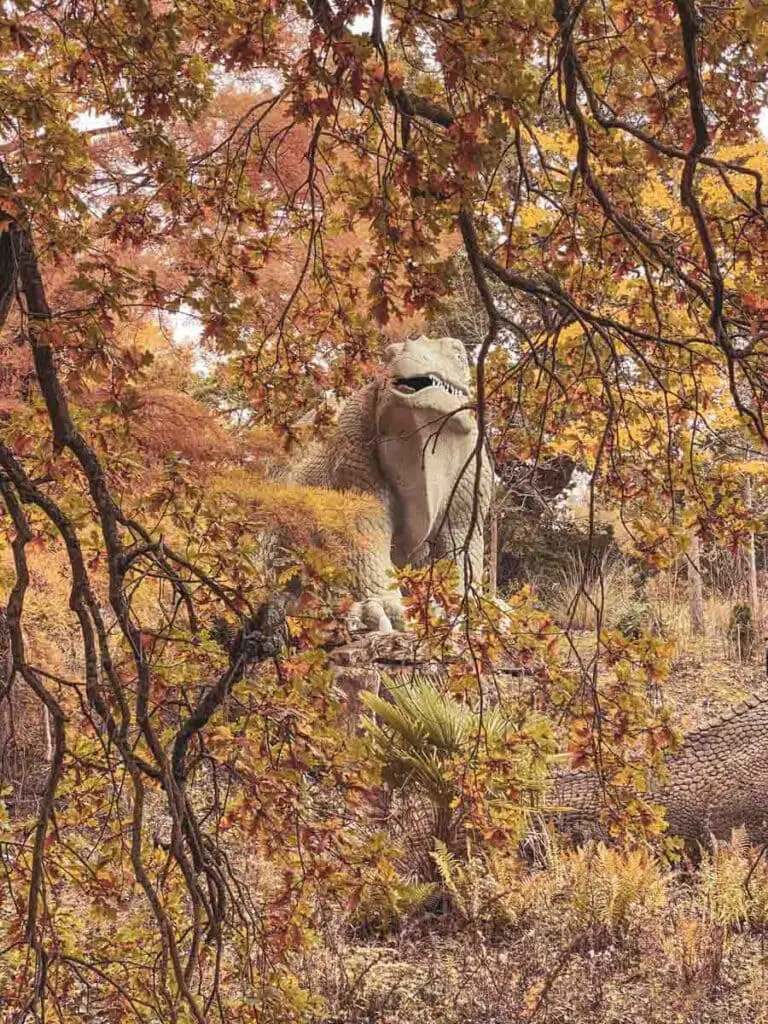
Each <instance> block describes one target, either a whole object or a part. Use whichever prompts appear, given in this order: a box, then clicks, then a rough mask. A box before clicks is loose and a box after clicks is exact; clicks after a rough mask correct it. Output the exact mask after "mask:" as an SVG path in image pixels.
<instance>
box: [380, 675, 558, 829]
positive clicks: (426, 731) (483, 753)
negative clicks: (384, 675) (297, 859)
mask: <svg viewBox="0 0 768 1024" xmlns="http://www.w3.org/2000/svg"><path fill="white" fill-rule="evenodd" d="M387 692H388V695H389V699H388V700H387V699H384V698H382V697H378V696H375V695H374V694H371V693H367V694H365V695H364V698H363V699H364V701H365V703H366V704H367V706H368V708H369V709H370V711H372V712H373V713H374V716H375V717H371V718H368V719H367V720H366V723H365V727H366V730H367V733H368V737H369V741H370V744H371V747H372V750H373V752H374V754H375V756H376V757H378V758H379V760H380V761H381V762H382V763H383V766H384V777H385V780H386V781H387V782H388V783H389V784H390V785H391V786H392V787H393V788H395V789H397V790H399V791H400V792H401V794H402V795H403V796H404V797H406V798H407V797H409V796H414V795H418V796H420V797H421V798H426V801H427V803H428V805H430V806H431V808H432V812H433V814H432V822H431V828H430V831H431V836H432V839H433V840H434V841H438V842H442V843H445V844H446V846H447V847H449V848H460V847H461V846H462V845H463V844H462V843H460V842H458V840H459V832H460V831H461V830H462V827H466V828H469V827H470V826H471V828H473V829H475V830H477V829H478V828H483V827H487V828H489V829H490V830H494V831H496V832H498V831H499V830H500V829H501V830H504V831H508V832H509V831H511V828H512V825H513V823H514V824H515V825H516V830H517V831H519V830H520V828H521V827H522V825H523V824H524V822H525V818H526V816H527V813H528V812H529V810H530V809H531V807H532V806H533V803H534V801H533V800H532V799H531V797H532V796H533V795H534V794H535V793H537V792H539V791H541V790H542V789H543V788H544V786H545V784H546V778H547V762H548V760H549V758H550V756H551V753H552V751H553V749H554V747H553V742H552V736H551V733H550V730H549V726H548V725H547V723H546V722H545V721H544V720H543V719H542V718H541V717H539V716H536V715H534V714H532V713H531V712H530V711H528V710H527V709H524V710H521V709H519V708H515V709H514V710H515V714H514V716H513V715H512V714H511V713H510V712H509V711H505V710H504V709H502V708H500V707H494V708H483V709H482V710H481V709H480V708H473V707H472V706H470V705H469V704H467V703H465V702H462V701H460V700H457V699H456V698H455V697H452V696H451V695H450V694H443V693H440V691H439V690H438V689H437V688H436V687H435V685H434V684H433V683H432V682H431V681H430V680H429V679H426V678H424V677H420V676H416V677H414V678H413V679H412V680H411V681H410V682H408V683H402V682H400V681H397V682H392V681H390V683H389V685H388V687H387Z"/></svg>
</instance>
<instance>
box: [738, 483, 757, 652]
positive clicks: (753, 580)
mask: <svg viewBox="0 0 768 1024" xmlns="http://www.w3.org/2000/svg"><path fill="white" fill-rule="evenodd" d="M742 496H743V498H744V504H745V506H746V507H747V509H749V510H750V511H751V509H752V481H751V480H750V478H749V477H745V478H744V484H743V486H742ZM746 556H747V582H748V584H749V607H750V608H751V609H752V622H753V624H754V629H755V633H758V631H759V630H760V629H761V628H762V623H761V618H762V617H761V614H760V595H759V593H758V590H757V558H756V557H755V534H754V531H753V530H750V532H749V540H748V541H747V550H746Z"/></svg>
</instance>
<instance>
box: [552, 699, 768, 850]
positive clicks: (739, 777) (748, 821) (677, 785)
mask: <svg viewBox="0 0 768 1024" xmlns="http://www.w3.org/2000/svg"><path fill="white" fill-rule="evenodd" d="M667 769H668V781H667V782H666V784H665V785H664V786H663V787H660V789H659V791H658V793H656V794H654V796H653V798H654V800H655V801H656V802H658V803H659V804H661V806H663V807H664V809H665V811H666V818H667V822H668V823H669V833H670V835H676V836H681V837H682V838H683V839H684V840H685V841H686V845H687V846H689V847H690V848H692V847H695V846H696V845H697V844H701V845H702V846H707V845H709V843H710V840H711V837H712V836H715V837H716V838H718V839H727V838H729V836H730V833H731V830H732V829H734V828H739V827H741V826H744V827H745V828H746V829H747V832H748V834H749V836H750V839H751V840H752V842H754V843H765V842H768V692H761V693H756V694H753V695H752V696H751V697H749V698H748V700H746V701H744V703H742V704H738V705H737V706H736V707H734V708H732V709H731V710H729V711H727V712H726V713H725V714H724V715H721V717H720V718H719V719H718V720H717V721H716V722H714V723H713V724H712V725H710V726H707V728H705V729H700V730H698V731H697V732H694V733H690V734H689V735H688V736H687V737H686V739H685V743H684V744H683V747H682V749H681V750H680V751H679V752H678V753H677V754H675V755H674V756H672V757H670V758H669V760H668V762H667ZM552 800H553V802H555V803H557V804H558V806H562V807H567V808H569V810H567V811H564V812H563V813H562V815H561V820H560V824H561V825H562V827H564V828H565V830H566V831H570V832H573V833H575V834H577V835H579V834H580V835H581V836H585V835H593V834H595V825H596V822H597V820H598V816H599V811H600V807H601V806H602V803H603V794H602V791H601V789H600V786H599V784H598V782H597V779H596V777H595V776H594V775H589V774H587V773H584V772H569V773H567V774H565V775H562V776H560V777H559V778H558V779H557V780H556V781H555V787H554V792H553V795H552Z"/></svg>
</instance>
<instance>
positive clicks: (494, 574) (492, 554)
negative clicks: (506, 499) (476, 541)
mask: <svg viewBox="0 0 768 1024" xmlns="http://www.w3.org/2000/svg"><path fill="white" fill-rule="evenodd" d="M490 520H491V522H490V531H489V538H488V597H490V598H491V600H493V598H495V597H496V589H497V587H498V573H499V510H498V509H497V508H496V506H495V504H494V505H492V506H491V516H490Z"/></svg>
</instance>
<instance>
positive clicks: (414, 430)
mask: <svg viewBox="0 0 768 1024" xmlns="http://www.w3.org/2000/svg"><path fill="white" fill-rule="evenodd" d="M476 436H477V435H476V432H468V431H466V429H465V428H464V425H463V424H462V425H461V426H459V425H458V424H454V423H452V422H451V417H445V416H441V415H439V414H430V413H429V412H428V411H426V410H416V411H412V410H410V409H408V408H407V407H401V406H392V405H388V406H386V407H385V408H384V410H382V413H381V415H380V416H379V417H378V435H377V450H378V457H379V464H380V465H381V469H382V473H383V474H384V477H385V478H386V480H387V482H388V483H389V485H390V487H391V489H392V493H393V498H394V500H393V508H392V513H393V517H394V523H395V530H394V538H395V543H394V547H393V552H392V556H393V561H394V562H395V564H396V565H404V564H406V563H407V562H416V561H417V560H418V559H419V557H420V552H421V549H422V548H423V547H424V545H425V544H427V543H428V542H429V541H430V540H431V539H433V535H434V533H435V531H436V530H437V529H439V527H440V524H441V520H442V518H443V515H444V513H445V509H446V506H447V504H448V502H449V500H450V498H451V491H452V488H453V484H454V482H455V481H456V479H457V478H458V477H459V475H460V474H461V472H462V470H463V469H464V466H465V464H466V462H467V460H468V459H469V458H470V457H471V454H472V451H473V450H474V447H475V442H476Z"/></svg>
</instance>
